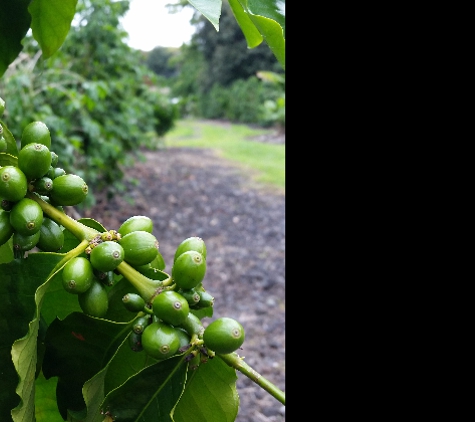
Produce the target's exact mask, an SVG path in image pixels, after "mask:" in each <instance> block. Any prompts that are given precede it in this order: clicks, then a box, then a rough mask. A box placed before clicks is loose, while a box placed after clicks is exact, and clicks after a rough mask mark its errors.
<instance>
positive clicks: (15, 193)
mask: <svg viewBox="0 0 475 422" xmlns="http://www.w3.org/2000/svg"><path fill="white" fill-rule="evenodd" d="M27 190H28V181H27V179H26V176H25V174H24V173H23V172H22V171H21V170H20V169H19V168H18V167H14V166H5V167H1V168H0V196H1V197H2V198H3V199H7V200H8V201H13V202H16V201H19V200H20V199H21V198H23V197H24V196H25V195H26V191H27Z"/></svg>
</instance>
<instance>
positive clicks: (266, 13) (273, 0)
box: [247, 0, 285, 38]
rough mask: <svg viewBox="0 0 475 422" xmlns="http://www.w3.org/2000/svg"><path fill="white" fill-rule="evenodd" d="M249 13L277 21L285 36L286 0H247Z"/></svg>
mask: <svg viewBox="0 0 475 422" xmlns="http://www.w3.org/2000/svg"><path fill="white" fill-rule="evenodd" d="M247 7H248V11H249V13H251V14H253V15H256V16H257V15H258V16H263V17H265V18H269V19H272V20H274V21H276V22H277V23H278V24H279V25H280V26H281V27H282V32H283V36H284V38H285V0H247Z"/></svg>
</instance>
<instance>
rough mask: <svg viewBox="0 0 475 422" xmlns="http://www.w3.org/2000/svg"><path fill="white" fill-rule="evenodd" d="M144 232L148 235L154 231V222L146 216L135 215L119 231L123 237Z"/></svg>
mask: <svg viewBox="0 0 475 422" xmlns="http://www.w3.org/2000/svg"><path fill="white" fill-rule="evenodd" d="M138 230H142V231H145V232H148V233H152V231H153V221H152V219H151V218H150V217H147V216H145V215H134V216H132V217H130V218H128V219H127V220H125V221H124V222H123V223H122V224H121V225H120V227H119V229H118V230H117V231H118V232H119V233H120V234H121V235H122V236H125V235H126V234H129V233H131V232H136V231H138Z"/></svg>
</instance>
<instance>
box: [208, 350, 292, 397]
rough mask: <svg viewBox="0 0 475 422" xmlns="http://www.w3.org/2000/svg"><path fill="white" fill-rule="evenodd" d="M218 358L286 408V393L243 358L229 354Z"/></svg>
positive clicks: (235, 354)
mask: <svg viewBox="0 0 475 422" xmlns="http://www.w3.org/2000/svg"><path fill="white" fill-rule="evenodd" d="M216 356H218V357H219V358H221V359H222V360H223V361H224V362H225V363H226V364H227V365H228V366H231V367H232V368H234V369H236V370H238V371H239V372H241V373H242V374H244V375H245V376H246V377H248V378H249V379H250V380H252V381H254V382H255V383H256V384H257V385H258V386H259V387H261V388H263V389H264V390H265V391H267V392H268V393H269V394H270V395H271V396H273V397H274V398H276V399H277V400H279V401H280V402H281V403H282V404H283V405H284V406H285V393H284V392H283V391H282V390H280V389H279V388H278V387H276V386H275V385H274V384H272V383H271V382H270V381H269V380H267V379H266V378H264V377H263V376H262V375H261V374H259V373H258V372H256V371H255V370H254V369H252V368H251V367H250V366H249V365H248V364H247V363H246V362H244V360H243V358H241V357H239V355H238V354H237V353H229V354H226V355H221V354H219V355H216Z"/></svg>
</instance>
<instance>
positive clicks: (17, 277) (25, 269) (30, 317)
mask: <svg viewBox="0 0 475 422" xmlns="http://www.w3.org/2000/svg"><path fill="white" fill-rule="evenodd" d="M60 259H61V256H60V255H53V254H51V255H50V256H49V257H48V258H45V256H44V254H41V253H38V254H31V255H29V256H28V257H27V258H25V259H15V260H13V261H11V262H10V263H8V264H2V265H0V297H2V300H3V304H2V306H1V307H0V327H1V331H0V361H1V362H2V376H1V377H0V420H1V421H2V422H3V421H10V420H12V419H11V415H10V410H11V409H12V408H14V407H15V406H17V405H18V407H16V408H15V410H14V411H13V412H12V413H13V417H14V419H13V420H23V418H24V417H25V418H26V419H24V420H32V419H28V417H29V416H31V415H33V412H34V403H33V400H34V394H33V391H34V380H35V374H36V358H37V352H36V338H37V332H38V323H39V319H38V307H39V304H40V303H41V301H42V297H43V295H44V292H45V290H46V288H47V285H46V283H45V281H46V280H47V279H48V275H49V274H50V273H51V270H52V269H53V268H54V266H55V265H56V263H57V262H58V261H59V260H60ZM12 316H14V318H12ZM20 399H21V401H20ZM7 415H8V416H7Z"/></svg>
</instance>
